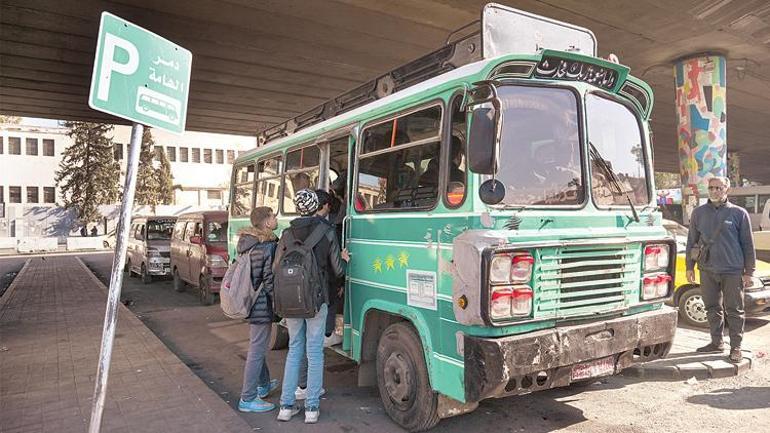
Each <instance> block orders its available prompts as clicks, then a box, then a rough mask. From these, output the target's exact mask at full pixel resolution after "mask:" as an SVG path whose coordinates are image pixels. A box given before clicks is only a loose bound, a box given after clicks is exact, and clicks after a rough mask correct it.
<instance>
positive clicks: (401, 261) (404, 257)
mask: <svg viewBox="0 0 770 433" xmlns="http://www.w3.org/2000/svg"><path fill="white" fill-rule="evenodd" d="M398 266H399V267H401V268H405V267H407V266H409V253H407V252H406V251H401V253H399V254H398Z"/></svg>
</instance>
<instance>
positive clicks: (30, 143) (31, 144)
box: [26, 138, 37, 156]
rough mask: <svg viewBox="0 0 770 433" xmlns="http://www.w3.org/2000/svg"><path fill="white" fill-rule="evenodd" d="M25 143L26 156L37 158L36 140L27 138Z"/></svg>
mask: <svg viewBox="0 0 770 433" xmlns="http://www.w3.org/2000/svg"><path fill="white" fill-rule="evenodd" d="M26 143H27V155H33V156H37V138H28V139H27V140H26Z"/></svg>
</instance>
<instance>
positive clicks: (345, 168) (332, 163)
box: [321, 129, 355, 352]
mask: <svg viewBox="0 0 770 433" xmlns="http://www.w3.org/2000/svg"><path fill="white" fill-rule="evenodd" d="M354 143H355V139H354V138H353V136H352V134H351V133H350V130H349V129H346V130H345V131H340V133H339V134H336V135H333V136H331V137H330V138H328V139H327V140H326V143H325V144H323V145H321V148H322V149H323V153H324V155H325V158H324V159H325V161H326V170H325V173H324V175H325V179H322V181H321V182H322V183H321V184H322V185H325V188H324V189H326V190H327V191H329V193H330V194H331V195H332V197H333V198H334V199H335V200H334V203H333V204H332V209H331V212H330V213H329V221H330V222H331V223H332V224H334V226H335V230H336V232H337V240H338V241H339V244H340V247H341V248H345V247H346V246H347V233H346V228H347V227H348V226H349V222H350V218H349V200H348V198H349V197H350V183H351V182H350V179H349V177H350V176H349V173H350V172H351V171H352V167H353V164H352V158H351V155H352V147H353V145H354ZM348 286H349V282H348V278H347V276H346V277H345V278H344V280H343V281H340V285H339V287H330V288H329V290H330V296H331V297H336V299H335V300H333V301H332V302H331V305H330V309H329V314H334V315H335V319H336V320H335V332H337V331H339V329H338V328H342V330H343V344H342V346H336V347H334V349H337V350H342V351H344V352H349V351H350V343H349V342H350V336H349V332H344V331H349V329H350V318H349V315H350V311H349V308H348V305H349V303H348V302H347V300H348V296H347V294H348ZM340 320H342V322H340Z"/></svg>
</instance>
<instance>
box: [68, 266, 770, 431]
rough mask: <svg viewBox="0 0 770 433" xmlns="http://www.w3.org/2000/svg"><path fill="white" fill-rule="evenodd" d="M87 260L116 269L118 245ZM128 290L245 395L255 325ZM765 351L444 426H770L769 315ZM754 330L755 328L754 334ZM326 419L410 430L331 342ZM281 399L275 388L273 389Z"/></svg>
mask: <svg viewBox="0 0 770 433" xmlns="http://www.w3.org/2000/svg"><path fill="white" fill-rule="evenodd" d="M83 260H84V261H85V262H86V263H87V264H88V265H89V266H90V267H92V268H93V269H95V270H96V271H97V273H98V274H100V275H99V276H100V278H101V279H102V281H106V280H107V279H108V278H109V277H108V276H109V270H110V266H111V260H112V256H111V255H98V256H97V255H90V256H84V257H83ZM123 299H124V300H125V301H130V302H129V303H130V306H129V307H130V308H131V309H132V311H134V313H135V314H137V315H138V317H139V318H140V319H141V320H142V321H143V322H144V323H145V324H146V325H147V326H148V327H149V328H150V329H152V331H153V332H154V333H155V334H156V335H158V336H159V337H160V339H161V340H162V341H163V342H164V343H165V344H166V345H167V346H169V347H170V348H171V350H172V351H173V352H175V353H176V354H177V355H178V356H179V357H180V358H181V359H182V360H183V361H184V362H185V363H186V364H187V365H188V366H190V368H192V369H193V371H195V373H196V374H197V375H198V376H199V377H201V378H202V379H203V380H204V381H205V382H206V383H207V384H208V385H209V387H210V388H212V389H213V390H215V391H216V392H217V393H218V394H219V395H220V396H221V397H222V398H223V399H224V400H225V401H227V402H228V403H229V404H230V405H231V407H234V406H235V404H236V403H237V400H238V395H239V390H240V385H241V377H242V368H243V361H244V357H245V347H246V341H247V332H248V331H247V328H246V326H245V325H243V324H240V323H238V322H234V321H230V320H227V319H226V318H225V317H224V316H223V315H222V314H221V312H220V311H219V308H218V306H216V305H214V306H209V307H204V306H201V305H200V304H199V303H198V299H197V296H196V295H195V293H176V292H174V291H173V289H172V287H171V284H170V282H169V281H158V282H154V283H152V284H150V285H142V284H141V282H140V281H139V280H138V279H136V278H132V279H130V280H127V281H126V282H125V284H124V290H123ZM750 329H752V330H751V338H750V341H752V344H753V345H754V347H752V348H753V349H754V351H755V354H756V356H757V360H756V362H755V365H754V368H753V369H752V371H750V372H749V373H747V374H746V375H745V376H741V377H736V378H729V379H716V380H710V381H700V382H697V383H694V384H687V383H684V382H640V381H638V380H636V379H632V378H625V377H612V378H609V379H606V380H603V381H602V382H600V383H599V384H596V385H593V386H590V387H588V388H586V389H583V390H572V389H557V390H550V391H545V392H540V393H535V394H530V395H526V396H519V397H510V398H505V399H497V400H488V401H485V402H482V404H481V405H480V406H479V408H478V410H476V411H475V412H474V413H471V414H468V415H465V416H462V417H457V418H451V419H447V420H443V421H442V422H441V423H440V424H439V426H438V428H439V429H440V431H442V432H458V433H459V432H462V433H467V432H468V431H495V432H519V431H527V432H627V433H639V432H655V433H661V432H692V431H700V432H715V433H716V432H719V433H722V432H724V431H750V432H752V433H755V432H756V433H763V432H770V363H768V362H767V359H768V355H767V352H768V350H769V348H770V321H768V320H765V319H753V320H751V323H750ZM747 340H748V338H747ZM284 357H285V351H275V352H272V353H271V354H270V355H269V357H268V360H269V364H270V368H271V372H272V373H273V375H274V376H275V377H279V378H280V377H281V374H282V365H283V360H284ZM326 360H327V363H326V364H327V367H326V373H325V379H324V383H325V385H326V387H327V388H328V389H329V392H328V394H327V396H326V398H325V400H323V401H322V404H321V411H322V414H321V422H320V423H319V424H317V425H315V426H303V427H301V428H302V429H303V431H308V432H344V433H350V432H368V431H377V432H402V430H401V429H400V428H398V427H396V426H395V425H394V424H393V423H392V422H391V421H390V419H389V418H388V417H387V415H386V414H385V413H384V411H383V409H382V405H381V404H380V400H379V396H378V394H377V391H376V389H373V388H358V387H356V384H355V382H356V375H355V372H356V366H355V364H353V363H352V362H350V361H348V360H347V359H345V358H342V357H340V356H338V355H336V354H334V353H331V352H327V357H326ZM272 401H277V397H274V398H272ZM242 416H243V418H244V419H245V420H246V421H247V422H248V423H249V424H250V425H251V426H252V427H253V428H254V429H255V431H257V430H258V431H261V432H294V431H295V430H296V428H297V427H298V426H299V422H301V421H297V422H296V423H295V422H293V423H289V424H283V423H281V424H279V423H276V422H275V421H274V416H275V413H271V414H267V415H255V414H243V415H242Z"/></svg>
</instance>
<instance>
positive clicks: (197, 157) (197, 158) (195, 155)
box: [192, 149, 201, 163]
mask: <svg viewBox="0 0 770 433" xmlns="http://www.w3.org/2000/svg"><path fill="white" fill-rule="evenodd" d="M192 162H196V163H199V162H201V150H200V149H193V150H192Z"/></svg>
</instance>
